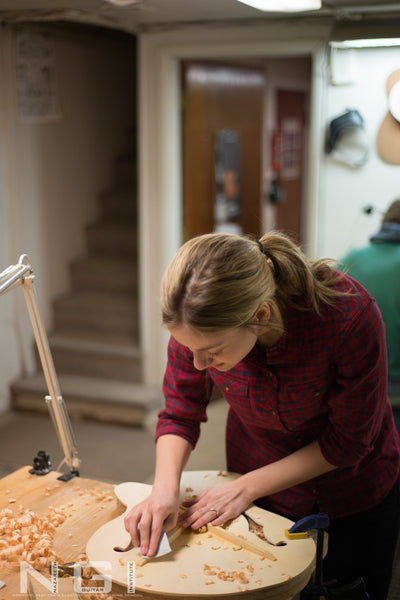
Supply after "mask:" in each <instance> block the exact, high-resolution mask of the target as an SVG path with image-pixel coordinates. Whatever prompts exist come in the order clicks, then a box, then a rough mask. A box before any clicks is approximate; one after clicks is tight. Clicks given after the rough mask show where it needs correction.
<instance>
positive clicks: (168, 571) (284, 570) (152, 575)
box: [86, 471, 316, 600]
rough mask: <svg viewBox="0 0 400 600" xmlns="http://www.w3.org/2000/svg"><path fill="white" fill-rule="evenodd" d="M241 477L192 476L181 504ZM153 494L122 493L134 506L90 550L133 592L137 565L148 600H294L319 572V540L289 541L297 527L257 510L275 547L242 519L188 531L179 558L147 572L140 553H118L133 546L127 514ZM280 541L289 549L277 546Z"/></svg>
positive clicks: (177, 547)
mask: <svg viewBox="0 0 400 600" xmlns="http://www.w3.org/2000/svg"><path fill="white" fill-rule="evenodd" d="M236 477H238V475H236V474H232V473H227V472H221V471H219V472H218V471H187V472H184V473H183V475H182V480H181V502H183V501H184V500H188V499H190V498H192V497H193V496H194V495H197V494H199V493H200V492H202V491H203V490H205V489H206V488H208V487H212V486H216V485H220V484H223V483H225V482H227V481H231V480H233V479H235V478H236ZM150 492H151V486H150V485H146V484H143V483H135V482H126V483H122V484H120V485H118V486H116V487H115V494H116V496H117V498H118V499H119V500H120V502H121V503H122V504H123V505H124V506H126V510H125V512H124V513H123V514H122V515H120V516H119V517H117V518H115V519H113V520H112V521H109V522H108V523H106V524H104V525H103V526H102V527H100V529H98V530H97V531H96V532H95V533H94V534H93V535H92V536H91V538H90V539H89V541H88V543H87V547H86V554H87V557H88V559H89V560H90V561H106V567H105V568H104V569H102V567H96V569H97V570H98V571H99V572H100V573H101V574H102V575H103V576H104V577H105V578H107V577H108V578H110V579H112V581H113V582H114V583H116V584H119V585H121V586H123V587H124V588H125V589H126V585H127V583H128V578H129V577H130V580H131V581H132V563H134V573H135V588H136V592H140V593H142V595H143V596H144V597H145V598H146V600H147V599H153V598H154V599H158V598H165V597H166V596H169V597H173V598H205V597H211V598H213V597H226V596H231V595H233V596H235V595H237V596H238V598H240V599H241V600H242V599H246V600H256V599H258V598H259V599H261V598H262V599H263V600H266V599H267V598H268V599H273V600H274V599H276V600H278V599H279V600H286V599H290V598H293V596H295V595H296V593H297V592H298V591H300V590H301V589H303V588H304V586H305V585H306V584H307V582H308V580H309V579H310V576H311V574H312V572H313V571H314V568H315V552H316V547H315V542H314V540H313V539H312V538H307V539H303V540H289V539H286V538H285V529H287V528H289V527H290V526H291V525H292V524H293V523H292V521H290V520H289V519H285V518H284V517H281V516H278V515H276V514H273V513H271V512H269V511H266V510H263V509H261V508H258V507H256V506H252V507H251V508H250V509H249V510H248V511H246V513H247V515H248V516H250V517H251V520H252V521H253V522H255V523H256V524H257V525H258V526H259V527H258V529H259V528H260V527H261V530H263V534H264V536H265V538H267V540H268V541H267V540H266V539H260V537H259V535H256V533H254V531H250V529H249V525H248V519H247V518H246V517H245V516H243V515H241V516H240V517H239V518H238V519H237V520H235V521H233V522H232V523H231V524H230V525H229V527H228V528H227V529H223V528H221V527H217V528H213V527H211V528H210V529H209V530H208V531H206V532H204V533H195V532H193V531H192V530H190V529H187V530H183V531H182V532H181V533H180V534H179V535H178V536H177V537H176V536H175V539H173V541H172V542H171V548H172V552H170V553H169V554H166V555H164V556H161V557H158V558H155V559H150V560H148V561H146V562H145V563H144V564H142V565H141V566H140V564H139V563H140V562H142V561H141V557H140V553H139V550H138V549H137V548H132V549H130V550H128V551H127V552H118V551H116V550H114V548H115V547H122V548H126V547H127V546H128V544H129V542H130V536H129V534H128V533H127V531H126V530H125V527H124V515H125V514H126V513H127V512H128V511H129V510H130V509H131V508H132V507H133V506H134V505H135V504H137V503H138V502H141V501H142V500H143V499H144V498H146V497H147V496H148V495H149V494H150ZM215 530H217V531H215ZM226 532H228V535H226ZM241 542H242V543H243V546H242V545H241ZM271 542H272V543H271ZM279 542H283V544H282V545H275V544H278V543H279ZM253 547H254V551H253V550H252V548H253ZM107 563H108V564H107ZM110 564H111V568H110V566H109V565H110ZM129 568H130V572H129Z"/></svg>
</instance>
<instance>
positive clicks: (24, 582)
mask: <svg viewBox="0 0 400 600" xmlns="http://www.w3.org/2000/svg"><path fill="white" fill-rule="evenodd" d="M84 566H85V567H93V569H98V570H100V571H101V572H102V573H104V574H105V576H103V575H97V574H95V575H92V577H91V581H96V582H99V581H102V582H103V585H93V586H89V585H83V578H82V565H81V564H80V563H75V564H74V568H73V570H74V574H73V579H74V590H75V592H76V593H77V594H88V593H97V594H100V593H101V594H108V593H109V592H111V588H112V577H111V575H112V565H111V563H110V562H108V561H92V562H86V563H85V564H84ZM126 568H127V575H126V581H127V586H126V587H127V593H128V594H134V593H135V579H136V577H135V563H134V562H133V561H128V562H127V565H126ZM108 574H109V577H108V576H107V575H108ZM28 575H29V576H30V577H33V578H34V579H36V581H38V582H39V583H40V584H41V585H43V587H45V588H46V589H47V590H49V592H51V593H52V594H57V593H58V563H57V562H56V561H53V562H52V563H51V566H50V578H49V579H48V578H46V577H45V576H44V575H43V573H40V572H39V571H37V570H36V569H34V568H33V567H32V566H31V565H30V564H29V563H28V562H26V561H22V562H21V565H20V592H21V594H28Z"/></svg>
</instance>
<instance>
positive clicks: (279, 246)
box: [161, 231, 340, 332]
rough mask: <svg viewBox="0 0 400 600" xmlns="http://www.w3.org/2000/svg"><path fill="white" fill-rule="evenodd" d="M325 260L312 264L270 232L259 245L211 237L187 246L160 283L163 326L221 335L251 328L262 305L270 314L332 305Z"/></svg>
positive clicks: (286, 240) (237, 238)
mask: <svg viewBox="0 0 400 600" xmlns="http://www.w3.org/2000/svg"><path fill="white" fill-rule="evenodd" d="M335 279H336V277H335V276H334V274H333V273H332V270H331V268H330V267H329V265H328V261H326V260H318V261H311V260H309V259H308V258H307V257H306V255H305V254H304V253H303V252H302V250H301V249H300V248H299V246H297V245H296V244H295V243H294V242H293V241H292V240H291V239H290V238H289V237H288V236H286V235H285V234H283V233H281V232H278V231H272V232H270V233H267V234H266V235H264V236H263V237H262V238H261V240H260V242H256V241H254V240H253V239H250V238H248V237H244V236H243V237H242V236H238V235H233V234H226V233H210V234H205V235H201V236H198V237H195V238H193V239H191V240H189V241H188V242H186V243H185V244H184V245H183V246H182V247H181V248H180V249H179V250H178V252H177V253H176V255H175V257H174V258H173V259H172V261H171V263H170V264H169V266H168V268H167V270H166V271H165V274H164V277H163V280H162V284H161V311H162V321H163V324H164V325H165V326H167V327H169V326H176V325H182V324H186V325H188V326H189V327H191V328H193V329H195V330H198V331H208V332H212V331H222V330H225V329H230V328H233V327H244V326H247V325H250V324H252V323H253V319H254V315H255V313H256V311H257V309H258V307H259V305H260V304H261V303H262V302H264V301H266V302H267V303H268V304H269V306H270V308H271V311H272V318H271V320H270V322H269V326H270V327H271V326H274V322H275V321H276V319H274V315H275V316H276V314H277V311H284V310H285V307H286V306H288V305H290V306H293V307H295V308H297V309H298V310H315V311H316V312H317V313H318V314H320V303H321V302H322V303H326V304H333V303H334V298H335V297H337V296H338V295H339V294H340V293H339V292H337V291H336V290H334V289H333V288H332V283H333V281H334V280H335Z"/></svg>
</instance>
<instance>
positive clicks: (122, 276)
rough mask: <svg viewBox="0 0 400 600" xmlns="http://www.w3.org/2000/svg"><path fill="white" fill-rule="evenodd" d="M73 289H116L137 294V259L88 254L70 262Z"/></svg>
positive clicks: (116, 290)
mask: <svg viewBox="0 0 400 600" xmlns="http://www.w3.org/2000/svg"><path fill="white" fill-rule="evenodd" d="M70 271H71V282H72V289H73V290H99V291H103V290H104V291H115V292H127V293H133V294H136V292H137V264H136V261H134V260H132V259H130V260H126V259H124V258H122V259H117V258H107V257H102V256H100V257H97V256H88V257H84V258H80V259H78V260H75V261H74V262H72V263H71V264H70Z"/></svg>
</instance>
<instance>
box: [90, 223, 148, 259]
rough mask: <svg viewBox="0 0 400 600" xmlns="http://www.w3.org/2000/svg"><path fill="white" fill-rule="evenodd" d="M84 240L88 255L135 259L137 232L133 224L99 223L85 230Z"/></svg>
mask: <svg viewBox="0 0 400 600" xmlns="http://www.w3.org/2000/svg"><path fill="white" fill-rule="evenodd" d="M86 238H87V244H88V251H89V254H90V255H97V256H99V255H100V256H108V257H115V256H125V258H128V257H129V258H135V259H136V256H137V232H136V226H135V225H134V224H131V223H117V222H114V221H100V222H98V223H94V224H93V225H89V226H88V227H87V228H86Z"/></svg>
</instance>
